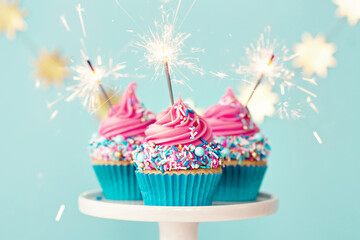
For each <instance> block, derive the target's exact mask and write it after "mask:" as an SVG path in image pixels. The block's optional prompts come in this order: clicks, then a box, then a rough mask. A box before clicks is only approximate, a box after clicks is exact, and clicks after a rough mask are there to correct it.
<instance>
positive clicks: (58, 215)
mask: <svg viewBox="0 0 360 240" xmlns="http://www.w3.org/2000/svg"><path fill="white" fill-rule="evenodd" d="M64 210H65V205H64V204H62V205H61V206H60V208H59V211H58V213H57V215H56V218H55V221H57V222H59V221H60V219H61V217H62V215H63V213H64Z"/></svg>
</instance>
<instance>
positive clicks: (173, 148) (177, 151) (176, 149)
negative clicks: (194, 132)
mask: <svg viewBox="0 0 360 240" xmlns="http://www.w3.org/2000/svg"><path fill="white" fill-rule="evenodd" d="M171 147H172V148H173V149H174V150H175V151H177V152H178V151H179V150H178V149H177V148H176V147H175V146H174V145H172V146H171Z"/></svg>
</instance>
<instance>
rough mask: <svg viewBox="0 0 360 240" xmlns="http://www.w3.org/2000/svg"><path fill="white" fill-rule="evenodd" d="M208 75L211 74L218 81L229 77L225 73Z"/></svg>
mask: <svg viewBox="0 0 360 240" xmlns="http://www.w3.org/2000/svg"><path fill="white" fill-rule="evenodd" d="M210 74H212V75H214V76H215V77H218V78H220V79H224V78H226V77H228V76H229V75H227V74H226V73H223V72H210Z"/></svg>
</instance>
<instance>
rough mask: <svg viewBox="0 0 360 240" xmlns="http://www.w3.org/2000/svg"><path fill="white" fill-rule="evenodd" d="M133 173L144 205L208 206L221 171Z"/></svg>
mask: <svg viewBox="0 0 360 240" xmlns="http://www.w3.org/2000/svg"><path fill="white" fill-rule="evenodd" d="M135 174H136V178H137V181H138V184H139V187H140V191H141V194H142V197H143V199H144V204H145V205H154V206H209V205H211V204H212V201H213V197H214V193H215V189H216V187H217V185H218V183H219V181H220V178H221V174H222V173H215V174H213V173H212V174H210V173H209V174H191V173H190V174H187V175H185V174H180V175H178V174H172V175H170V174H167V173H165V174H161V173H159V174H155V173H151V174H148V173H141V172H138V171H136V173H135Z"/></svg>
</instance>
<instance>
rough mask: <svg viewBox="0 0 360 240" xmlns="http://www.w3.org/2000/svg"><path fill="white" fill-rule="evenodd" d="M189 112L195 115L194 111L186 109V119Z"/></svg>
mask: <svg viewBox="0 0 360 240" xmlns="http://www.w3.org/2000/svg"><path fill="white" fill-rule="evenodd" d="M189 112H191V113H194V111H193V110H191V109H186V113H185V116H186V117H187V116H188V115H189Z"/></svg>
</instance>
